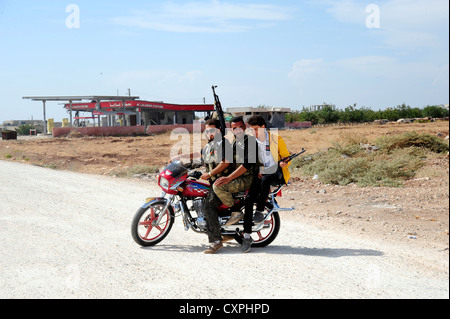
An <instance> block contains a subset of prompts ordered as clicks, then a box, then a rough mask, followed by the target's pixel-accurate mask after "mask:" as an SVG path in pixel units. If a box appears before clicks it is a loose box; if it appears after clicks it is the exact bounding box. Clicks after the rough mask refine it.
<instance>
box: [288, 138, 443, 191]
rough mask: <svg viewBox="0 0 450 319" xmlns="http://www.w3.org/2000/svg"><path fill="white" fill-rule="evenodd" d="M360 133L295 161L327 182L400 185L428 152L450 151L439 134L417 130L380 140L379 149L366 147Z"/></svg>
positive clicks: (415, 170) (419, 165) (423, 162)
mask: <svg viewBox="0 0 450 319" xmlns="http://www.w3.org/2000/svg"><path fill="white" fill-rule="evenodd" d="M360 140H361V138H360V137H358V136H355V137H346V138H344V139H342V138H341V141H339V142H338V141H335V142H333V147H332V148H330V149H328V150H327V151H325V152H321V153H318V154H315V155H312V156H308V157H302V158H301V159H297V160H295V161H294V162H293V163H292V167H293V168H294V169H295V168H300V169H301V170H302V172H303V173H304V174H306V175H309V176H313V175H315V174H317V175H318V176H319V180H320V181H321V182H323V183H326V184H335V185H348V184H350V183H357V184H358V185H360V186H363V187H365V186H386V187H400V186H402V185H403V181H404V180H406V179H408V178H412V177H414V176H415V175H416V172H417V171H418V170H419V169H420V168H422V167H423V166H424V165H425V159H426V158H427V153H428V154H429V152H435V153H443V152H448V145H447V144H446V143H444V142H442V141H441V140H439V139H438V138H436V137H434V136H431V135H428V134H422V135H419V134H417V133H415V132H413V133H406V134H402V135H398V136H390V137H383V138H381V139H378V140H377V146H378V148H379V150H377V151H367V150H366V149H365V148H363V147H362V146H361V145H360V144H359V143H358V142H359V141H360Z"/></svg>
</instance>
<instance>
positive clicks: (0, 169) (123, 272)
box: [0, 161, 449, 299]
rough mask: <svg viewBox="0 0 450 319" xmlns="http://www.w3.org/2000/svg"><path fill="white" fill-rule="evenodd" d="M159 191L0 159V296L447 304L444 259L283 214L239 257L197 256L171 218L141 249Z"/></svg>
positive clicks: (234, 253)
mask: <svg viewBox="0 0 450 319" xmlns="http://www.w3.org/2000/svg"><path fill="white" fill-rule="evenodd" d="M159 194H160V190H159V188H158V187H157V186H156V185H155V184H153V183H149V182H143V181H136V180H126V179H114V178H111V177H104V176H96V175H87V174H78V173H72V172H64V171H56V170H51V169H45V168H41V167H36V166H30V165H23V164H18V163H11V162H4V161H0V256H1V257H0V298H169V299H172V298H187V299H191V298H207V299H209V298H233V299H234V298H269V299H272V298H276V299H278V298H449V276H448V272H449V268H448V266H449V264H448V253H443V252H439V251H436V250H431V249H430V250H425V249H424V250H417V249H412V248H410V247H409V246H407V245H401V244H398V245H393V244H387V243H383V242H382V241H381V240H380V241H379V242H377V241H373V240H372V241H364V240H363V239H361V238H357V237H354V236H349V235H345V234H342V233H338V232H336V233H330V232H324V231H322V230H318V229H317V228H315V227H313V226H311V225H308V224H300V223H298V222H296V221H295V220H294V219H292V218H290V216H288V215H287V213H286V214H285V215H282V228H281V231H280V235H279V237H278V238H277V240H276V241H275V242H274V243H273V244H272V245H271V246H270V247H267V248H264V249H253V250H252V251H251V253H249V254H242V253H241V250H240V246H238V245H237V244H236V243H231V244H227V245H226V247H225V248H224V249H223V250H222V251H221V252H220V253H219V254H217V255H204V254H203V253H202V251H203V250H204V249H205V248H206V236H204V235H199V234H196V233H193V232H185V231H184V230H183V226H182V223H181V220H179V219H177V220H176V222H175V225H174V227H173V229H172V232H171V233H170V234H169V236H168V237H167V238H166V240H165V241H163V242H162V243H161V244H160V245H158V246H156V247H154V248H141V247H139V246H138V245H137V244H135V243H134V241H133V240H132V238H131V235H130V223H131V220H132V218H133V216H134V213H135V212H136V211H137V209H138V208H139V206H140V205H141V204H143V202H144V200H145V198H146V197H149V196H154V195H159ZM298 213H301V212H298ZM290 214H292V213H290Z"/></svg>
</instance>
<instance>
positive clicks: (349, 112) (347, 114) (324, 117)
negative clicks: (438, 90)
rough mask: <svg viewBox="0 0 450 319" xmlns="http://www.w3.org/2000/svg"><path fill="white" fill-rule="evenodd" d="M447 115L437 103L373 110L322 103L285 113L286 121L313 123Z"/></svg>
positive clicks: (357, 121)
mask: <svg viewBox="0 0 450 319" xmlns="http://www.w3.org/2000/svg"><path fill="white" fill-rule="evenodd" d="M448 116H449V110H448V109H445V108H442V107H441V106H437V105H429V106H426V107H424V108H418V107H411V106H409V105H405V103H403V104H402V105H398V106H396V107H393V108H387V109H385V110H379V111H374V110H372V109H371V108H368V107H361V108H358V107H357V106H356V104H355V105H353V106H348V107H346V108H345V109H344V110H342V109H338V108H336V107H335V106H334V105H330V104H324V105H323V107H322V108H321V109H319V110H311V109H310V108H306V107H303V109H302V110H301V111H294V112H292V113H289V114H286V122H289V123H292V122H306V121H310V122H312V123H313V124H331V123H365V122H373V121H375V120H384V119H386V120H389V121H397V120H399V119H403V118H425V117H432V118H443V117H448Z"/></svg>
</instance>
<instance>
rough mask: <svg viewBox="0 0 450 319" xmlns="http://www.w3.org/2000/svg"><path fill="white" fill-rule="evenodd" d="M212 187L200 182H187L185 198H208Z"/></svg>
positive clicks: (184, 192)
mask: <svg viewBox="0 0 450 319" xmlns="http://www.w3.org/2000/svg"><path fill="white" fill-rule="evenodd" d="M210 188H211V186H210V185H209V184H205V183H202V182H198V181H193V180H189V179H188V180H186V186H185V189H184V191H183V196H186V197H206V196H207V195H208V193H209V190H210Z"/></svg>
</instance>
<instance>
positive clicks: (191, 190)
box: [131, 161, 295, 247]
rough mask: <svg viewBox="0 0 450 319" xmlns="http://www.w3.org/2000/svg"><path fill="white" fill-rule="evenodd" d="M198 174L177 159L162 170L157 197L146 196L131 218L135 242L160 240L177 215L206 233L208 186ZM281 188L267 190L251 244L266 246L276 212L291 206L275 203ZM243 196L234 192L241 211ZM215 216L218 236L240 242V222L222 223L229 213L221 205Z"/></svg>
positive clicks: (274, 229) (188, 225) (277, 219)
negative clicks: (158, 195) (266, 197)
mask: <svg viewBox="0 0 450 319" xmlns="http://www.w3.org/2000/svg"><path fill="white" fill-rule="evenodd" d="M200 176H201V173H200V172H198V171H196V172H191V171H189V170H188V169H187V168H186V167H184V166H183V164H182V163H181V162H178V161H175V162H172V163H171V164H169V165H168V166H167V167H165V168H163V169H162V171H161V173H160V174H159V178H158V185H159V187H161V188H162V190H163V193H162V195H161V197H154V198H148V199H147V201H146V203H145V204H144V205H143V206H142V207H141V208H140V209H139V210H138V211H137V212H136V215H135V216H134V218H133V222H132V225H131V234H132V236H133V239H134V241H135V242H136V243H138V244H139V245H141V246H144V247H148V246H154V245H156V244H158V243H160V242H161V241H163V240H164V239H165V238H166V237H167V235H168V234H169V232H170V230H171V229H172V226H173V223H174V221H175V218H176V217H178V216H181V218H182V220H183V223H184V229H185V230H186V231H188V230H189V229H192V230H193V231H195V232H197V233H202V234H206V220H205V216H204V213H203V205H204V201H205V198H206V196H207V195H208V193H209V191H210V188H211V186H210V185H209V184H207V183H204V182H201V181H199V180H198V178H199V177H200ZM283 187H284V185H280V186H278V187H276V188H275V189H274V190H273V192H271V194H270V196H269V199H268V201H267V203H266V208H265V219H264V221H263V222H261V223H258V224H254V225H253V235H252V236H253V239H254V243H253V247H266V246H267V245H269V244H270V243H272V242H273V241H274V240H275V238H276V237H277V236H278V232H279V231H280V215H279V212H280V211H292V210H294V209H295V208H294V207H292V208H289V209H286V208H280V207H279V206H278V203H277V201H276V197H277V196H280V195H281V189H282V188H283ZM245 196H246V193H245V192H244V193H239V194H235V195H234V197H235V201H236V203H237V204H238V203H239V204H240V205H238V206H237V207H240V209H241V211H244V206H245V205H244V199H245ZM218 216H219V222H220V225H221V231H222V235H231V236H234V238H235V240H236V241H237V242H238V243H240V244H242V242H243V232H244V222H243V221H240V222H239V223H238V224H235V225H231V226H226V225H225V224H226V222H227V221H228V219H229V218H230V216H231V212H230V210H229V208H228V207H226V206H223V205H222V206H219V207H218ZM255 234H256V236H255Z"/></svg>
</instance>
